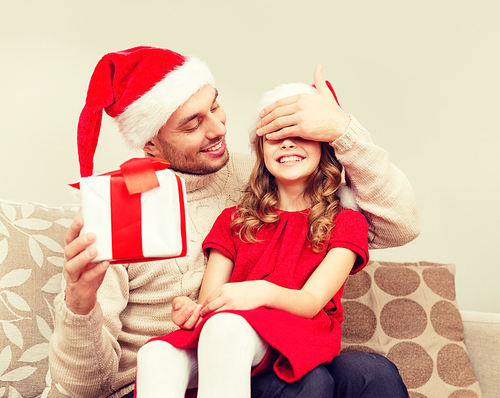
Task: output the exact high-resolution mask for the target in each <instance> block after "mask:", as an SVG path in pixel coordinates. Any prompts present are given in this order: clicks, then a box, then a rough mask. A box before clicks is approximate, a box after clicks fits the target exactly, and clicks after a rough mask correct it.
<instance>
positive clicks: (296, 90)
mask: <svg viewBox="0 0 500 398" xmlns="http://www.w3.org/2000/svg"><path fill="white" fill-rule="evenodd" d="M325 83H326V85H327V87H328V88H329V89H330V92H331V93H332V95H333V98H335V101H337V104H339V106H340V103H339V100H338V98H337V94H336V93H335V90H334V89H333V87H332V85H331V84H330V82H329V81H328V80H325ZM297 94H318V90H316V87H315V86H314V85H313V86H311V85H309V84H305V83H284V84H281V85H279V86H277V87H275V88H273V89H272V90H269V91H267V92H266V93H264V95H263V96H262V98H261V99H260V102H259V105H258V106H257V117H256V119H255V123H253V125H252V128H251V129H250V132H249V137H250V147H251V148H252V150H254V144H255V139H256V138H257V128H256V127H255V126H256V125H257V122H258V121H259V120H260V117H259V114H260V112H262V110H264V108H265V107H267V106H269V105H271V104H272V103H274V102H276V101H278V100H280V99H282V98H287V97H291V96H292V95H297Z"/></svg>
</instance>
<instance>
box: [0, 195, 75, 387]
mask: <svg viewBox="0 0 500 398" xmlns="http://www.w3.org/2000/svg"><path fill="white" fill-rule="evenodd" d="M78 211H79V209H78V208H76V207H72V206H66V207H64V206H62V207H49V206H44V205H39V204H32V203H14V202H6V201H0V324H1V326H0V396H1V397H3V396H9V397H38V396H42V393H43V396H44V397H46V396H50V397H59V396H62V394H61V393H60V391H59V390H58V389H57V386H52V382H51V378H50V373H49V370H48V369H49V368H48V352H49V350H48V341H49V338H50V335H51V334H52V331H53V328H54V322H53V319H54V308H53V301H54V297H55V295H56V294H57V292H59V291H60V289H61V278H62V267H63V264H64V251H63V248H64V233H65V232H66V229H67V227H68V226H69V224H70V223H71V221H72V220H73V219H74V218H75V216H76V215H77V213H78ZM50 390H53V391H50ZM49 391H50V392H49Z"/></svg>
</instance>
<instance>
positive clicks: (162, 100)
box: [78, 47, 215, 177]
mask: <svg viewBox="0 0 500 398" xmlns="http://www.w3.org/2000/svg"><path fill="white" fill-rule="evenodd" d="M207 84H210V85H211V86H215V84H214V79H213V76H212V74H211V72H210V70H209V68H208V66H207V65H206V64H205V63H204V62H202V61H200V60H199V59H198V58H195V57H185V56H183V55H180V54H178V53H176V52H173V51H170V50H167V49H161V48H154V47H134V48H131V49H128V50H124V51H118V52H114V53H109V54H106V55H105V56H104V57H102V58H101V60H100V61H99V63H98V64H97V66H96V67H95V70H94V73H93V74H92V77H91V79H90V83H89V88H88V92H87V99H86V102H85V106H84V108H83V110H82V112H81V114H80V119H79V122H78V158H79V161H80V175H81V176H82V177H87V176H89V175H92V172H93V167H94V163H93V159H94V153H95V150H96V147H97V141H98V139H99V132H100V128H101V120H102V111H103V110H105V111H106V113H107V114H108V115H109V116H111V117H112V118H114V119H115V120H116V121H117V123H118V128H119V130H120V133H121V134H122V135H123V137H124V138H125V140H126V141H127V142H128V143H129V144H130V145H131V146H132V147H134V148H143V147H144V145H145V144H146V143H147V142H148V141H150V140H151V139H152V138H153V137H155V136H156V135H157V134H158V131H159V130H160V129H161V128H162V127H163V125H164V124H165V123H166V122H167V120H168V118H169V117H170V116H171V115H172V113H174V112H175V110H176V109H177V108H178V107H180V106H181V105H182V104H184V103H185V102H186V101H187V100H188V99H189V97H191V96H192V95H193V94H195V93H196V92H197V91H198V90H199V89H200V88H202V87H203V86H205V85H207Z"/></svg>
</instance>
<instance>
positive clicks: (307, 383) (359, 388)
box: [124, 352, 408, 398]
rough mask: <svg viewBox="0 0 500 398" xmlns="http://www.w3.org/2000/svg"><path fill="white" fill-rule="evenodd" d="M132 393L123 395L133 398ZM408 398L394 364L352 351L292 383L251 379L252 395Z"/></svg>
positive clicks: (268, 397)
mask: <svg viewBox="0 0 500 398" xmlns="http://www.w3.org/2000/svg"><path fill="white" fill-rule="evenodd" d="M133 396H134V392H133V391H132V392H131V393H129V394H127V395H125V397H124V398H133ZM388 397H390V398H408V391H407V390H406V386H405V385H404V383H403V380H402V379H401V376H400V375H399V372H398V369H397V368H396V366H395V365H394V364H393V363H392V362H391V361H389V360H388V359H387V358H385V357H383V356H382V355H379V354H368V353H363V352H352V353H347V354H342V355H339V356H337V357H335V358H334V360H333V361H332V362H331V363H329V364H328V365H322V366H318V367H317V368H316V369H314V370H312V371H311V372H309V373H308V374H306V375H305V376H304V377H303V378H301V379H300V380H298V381H296V382H295V383H286V382H284V381H283V380H281V379H279V378H278V377H277V376H276V374H275V373H274V372H272V371H271V372H267V373H263V374H260V375H257V376H254V377H253V378H252V398H388Z"/></svg>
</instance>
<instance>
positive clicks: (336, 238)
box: [328, 209, 369, 274]
mask: <svg viewBox="0 0 500 398" xmlns="http://www.w3.org/2000/svg"><path fill="white" fill-rule="evenodd" d="M335 247H343V248H346V249H349V250H352V251H353V252H354V253H356V254H357V255H358V256H357V259H356V262H355V263H354V266H353V268H352V270H351V274H355V273H356V272H359V271H361V270H362V269H363V268H364V267H365V265H366V264H367V263H368V259H369V255H368V222H367V221H366V219H365V217H364V216H363V215H362V214H361V213H359V212H357V211H354V210H349V209H347V210H342V211H341V212H340V213H339V214H337V216H336V217H335V227H333V230H332V233H331V236H330V242H329V244H328V250H330V249H333V248H335Z"/></svg>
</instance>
